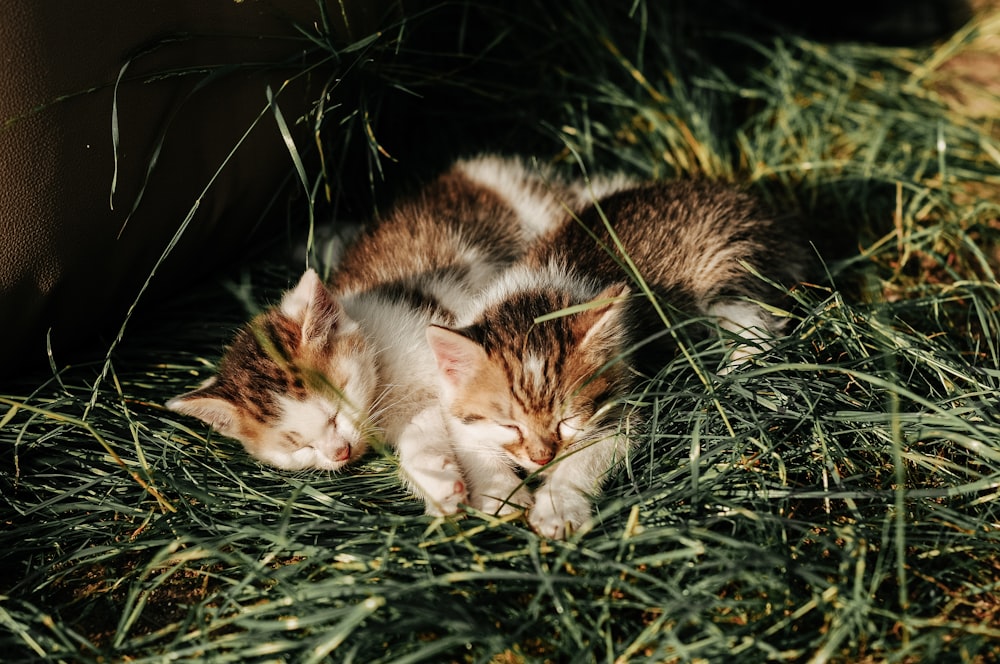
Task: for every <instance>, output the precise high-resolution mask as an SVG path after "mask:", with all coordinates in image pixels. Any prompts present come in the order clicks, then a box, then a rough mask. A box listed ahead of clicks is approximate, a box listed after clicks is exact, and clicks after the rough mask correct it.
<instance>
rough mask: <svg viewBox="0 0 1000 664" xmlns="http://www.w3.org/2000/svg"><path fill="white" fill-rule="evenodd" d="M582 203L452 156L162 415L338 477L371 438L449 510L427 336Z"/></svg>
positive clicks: (280, 463) (556, 188)
mask: <svg viewBox="0 0 1000 664" xmlns="http://www.w3.org/2000/svg"><path fill="white" fill-rule="evenodd" d="M579 195H580V194H579V192H578V191H576V190H572V189H571V188H569V187H568V186H567V185H564V184H562V183H561V182H560V181H558V180H557V179H555V178H553V177H551V175H550V174H548V173H543V172H538V171H537V170H533V169H531V168H529V167H528V166H527V165H525V164H524V163H522V162H521V161H519V160H516V159H506V158H501V157H497V156H490V155H487V156H481V157H477V158H472V159H466V160H462V161H459V162H457V163H456V164H455V165H454V166H453V167H452V168H451V169H450V170H448V171H447V172H445V173H444V174H443V175H441V176H440V177H438V178H437V179H436V180H434V181H432V182H431V183H430V184H429V185H427V186H426V187H425V188H423V189H422V190H420V191H419V192H418V193H417V195H416V196H414V197H412V198H408V199H405V200H403V201H402V202H401V203H399V204H397V205H395V206H394V207H393V208H392V210H391V211H390V213H389V214H388V216H387V217H386V218H384V219H382V220H381V221H377V222H376V223H374V224H373V225H372V227H371V228H369V229H367V230H365V231H363V232H362V233H361V234H360V235H359V236H357V237H356V238H355V239H354V241H353V243H352V244H351V245H350V246H349V247H348V248H347V249H346V252H345V254H344V256H343V258H342V260H341V263H340V265H339V266H338V269H337V271H336V273H335V274H334V275H333V277H332V279H331V282H330V285H329V287H328V286H327V285H325V284H324V283H322V281H321V280H320V278H319V276H318V275H317V274H316V273H315V272H314V271H312V270H309V271H307V272H306V273H305V274H304V275H303V276H302V278H301V280H300V281H299V283H298V285H297V286H296V287H295V288H294V289H292V290H291V291H289V292H288V293H287V294H286V295H285V296H284V297H283V298H282V300H281V302H280V304H279V305H278V306H276V307H273V308H271V309H269V310H267V311H265V312H264V313H262V314H260V315H259V316H257V317H256V318H254V319H253V320H252V321H251V322H250V323H249V324H248V325H246V326H245V327H244V328H243V329H241V330H240V331H239V332H237V334H236V336H235V338H234V339H233V342H232V343H231V344H230V346H229V347H228V349H227V350H226V352H225V354H224V355H223V357H222V359H221V361H220V362H219V366H218V372H217V375H215V376H214V377H212V378H210V379H209V380H208V381H206V382H205V383H204V384H203V385H202V386H201V387H200V388H198V389H196V390H194V391H192V392H189V393H187V394H183V395H181V396H179V397H177V398H175V399H172V400H171V401H170V402H168V403H167V407H168V408H170V409H172V410H175V411H177V412H181V413H185V414H188V415H193V416H194V417H197V418H199V419H201V420H203V421H205V422H207V423H208V424H210V425H212V426H213V427H214V428H215V429H216V430H218V431H219V432H220V433H222V434H223V435H226V436H229V437H232V438H236V439H238V440H240V441H241V442H242V443H243V445H244V446H245V448H246V449H247V451H248V452H249V453H250V454H251V455H253V456H254V457H256V458H257V459H259V460H261V461H263V462H265V463H268V464H271V465H274V466H277V467H279V468H284V469H289V470H297V469H306V468H317V469H324V470H338V469H340V468H342V467H343V466H344V465H346V464H347V463H350V462H351V461H353V460H355V459H357V458H358V457H359V456H361V455H362V454H364V452H365V451H366V450H367V448H368V445H369V441H370V440H371V439H372V437H373V436H375V435H376V434H379V435H380V436H381V437H382V438H383V439H384V440H385V441H387V442H389V443H390V444H392V445H394V446H395V447H396V448H397V450H398V452H399V455H400V468H401V472H402V475H403V477H404V479H405V481H406V482H407V483H408V485H409V487H410V489H411V490H412V491H413V492H414V493H415V494H416V495H417V496H419V497H421V498H423V499H424V501H425V507H426V511H427V512H428V513H429V514H435V515H440V514H449V513H454V512H455V511H457V509H458V504H459V502H461V501H464V500H465V498H466V490H465V482H464V478H463V476H462V473H461V470H460V469H459V468H458V466H457V465H456V463H455V459H454V452H453V450H452V446H451V444H450V438H449V435H448V432H447V430H446V428H445V424H444V422H443V420H442V414H441V410H440V408H439V407H437V405H436V404H437V402H436V392H437V379H436V366H435V359H434V356H433V355H432V354H431V352H430V349H429V348H428V346H427V344H426V341H425V332H424V331H425V329H426V328H427V326H428V325H430V324H441V325H454V324H455V322H456V319H455V315H454V312H455V311H457V310H459V309H460V308H463V307H465V306H466V305H467V303H468V301H470V300H471V298H472V296H473V295H474V294H476V293H477V292H479V291H481V290H482V289H483V288H484V287H485V286H486V285H487V284H488V283H490V281H491V280H492V279H493V278H494V277H495V276H496V275H497V274H498V273H499V272H500V270H501V269H502V268H504V267H506V266H509V265H510V264H511V263H513V261H514V260H515V259H518V258H520V257H521V256H522V255H523V253H524V251H525V249H526V247H527V246H528V244H529V243H531V242H533V241H534V240H535V239H536V238H538V237H539V236H541V235H542V234H544V233H545V232H547V231H549V230H551V229H552V228H553V227H554V226H555V225H556V222H557V220H559V219H561V217H562V216H563V214H564V211H563V206H564V204H565V203H564V201H563V199H566V200H569V201H574V200H576V199H577V197H578V196H579Z"/></svg>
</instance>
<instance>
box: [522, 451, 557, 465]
mask: <svg viewBox="0 0 1000 664" xmlns="http://www.w3.org/2000/svg"><path fill="white" fill-rule="evenodd" d="M528 458H529V459H531V460H532V461H534V462H535V463H537V464H538V465H539V466H544V465H545V464H547V463H548V462H549V461H552V452H551V451H549V450H545V451H543V452H532V453H531V454H529V455H528Z"/></svg>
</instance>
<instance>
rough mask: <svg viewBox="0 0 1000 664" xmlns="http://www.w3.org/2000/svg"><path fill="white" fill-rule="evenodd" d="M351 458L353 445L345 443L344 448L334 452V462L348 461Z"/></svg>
mask: <svg viewBox="0 0 1000 664" xmlns="http://www.w3.org/2000/svg"><path fill="white" fill-rule="evenodd" d="M350 458H351V444H350V443H344V445H343V446H342V447H338V448H337V449H335V450H334V451H333V460H334V461H347V460H348V459H350Z"/></svg>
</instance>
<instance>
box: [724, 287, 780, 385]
mask: <svg viewBox="0 0 1000 664" xmlns="http://www.w3.org/2000/svg"><path fill="white" fill-rule="evenodd" d="M707 313H708V315H709V316H713V317H715V318H717V319H718V320H719V327H721V328H722V329H723V330H726V331H727V332H732V333H733V334H735V335H737V336H738V337H740V339H741V340H745V343H743V342H741V341H735V342H733V343H732V344H731V346H732V352H731V354H730V356H729V363H728V365H727V366H725V367H723V368H722V369H720V370H719V375H725V374H727V373H729V372H730V371H732V370H733V369H735V368H736V367H738V366H739V365H741V364H743V363H744V362H746V361H747V360H749V359H751V358H752V357H753V356H754V355H757V354H758V353H762V352H765V351H767V350H769V349H770V348H771V341H772V340H773V338H774V337H773V334H772V332H773V331H774V330H775V329H776V328H777V327H778V325H776V324H775V320H774V318H772V317H771V316H770V315H768V314H767V312H765V311H764V310H763V309H762V308H761V307H760V305H757V304H754V303H753V302H746V301H744V300H736V299H723V300H717V301H716V302H713V303H712V304H711V305H710V306H709V307H708V312H707Z"/></svg>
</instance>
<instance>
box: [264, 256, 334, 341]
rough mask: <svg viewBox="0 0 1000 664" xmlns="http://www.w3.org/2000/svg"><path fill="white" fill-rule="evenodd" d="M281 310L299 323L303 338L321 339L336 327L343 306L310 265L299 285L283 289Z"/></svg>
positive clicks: (306, 339) (307, 339) (303, 339)
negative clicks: (286, 289)
mask: <svg viewBox="0 0 1000 664" xmlns="http://www.w3.org/2000/svg"><path fill="white" fill-rule="evenodd" d="M279 308H280V309H281V313H283V314H285V315H286V316H288V317H289V318H290V319H292V320H293V321H295V322H296V323H298V324H300V325H301V326H302V342H303V343H309V342H310V341H317V340H324V339H326V338H327V337H328V336H329V335H330V333H331V332H333V331H334V330H335V329H337V326H338V324H339V323H340V322H341V319H342V318H343V309H342V308H341V306H340V303H339V302H337V300H336V298H334V296H333V294H332V293H331V292H330V290H329V289H328V288H327V287H326V285H325V284H324V283H323V281H322V279H320V278H319V275H318V274H316V271H315V270H313V269H312V268H310V269H308V270H306V271H305V273H304V274H303V275H302V277H301V278H300V279H299V283H298V285H296V286H295V288H293V289H292V290H290V291H288V292H287V293H285V296H284V297H283V298H282V299H281V305H280V307H279Z"/></svg>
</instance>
